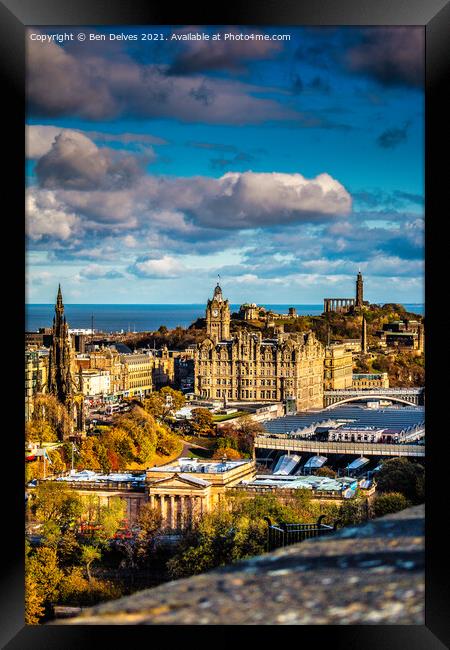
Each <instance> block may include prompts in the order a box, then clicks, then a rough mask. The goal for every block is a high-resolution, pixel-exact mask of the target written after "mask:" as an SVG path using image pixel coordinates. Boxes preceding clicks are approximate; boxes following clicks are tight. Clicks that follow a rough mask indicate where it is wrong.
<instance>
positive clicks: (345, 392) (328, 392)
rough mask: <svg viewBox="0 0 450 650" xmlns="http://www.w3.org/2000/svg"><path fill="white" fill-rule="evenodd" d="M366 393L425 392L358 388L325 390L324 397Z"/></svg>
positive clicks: (404, 389) (413, 393) (421, 389)
mask: <svg viewBox="0 0 450 650" xmlns="http://www.w3.org/2000/svg"><path fill="white" fill-rule="evenodd" d="M361 391H364V393H374V394H375V395H376V394H380V395H381V394H383V395H421V394H422V393H423V391H424V388H423V387H419V388H383V387H381V386H380V387H379V388H358V389H346V388H343V389H340V390H337V389H335V390H325V391H324V395H330V396H331V395H337V396H339V395H355V394H357V393H360V392H361Z"/></svg>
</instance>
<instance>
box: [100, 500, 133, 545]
mask: <svg viewBox="0 0 450 650" xmlns="http://www.w3.org/2000/svg"><path fill="white" fill-rule="evenodd" d="M125 512H126V504H125V501H124V499H121V498H120V497H112V498H110V499H109V503H108V505H107V506H100V514H99V518H98V523H99V528H98V530H96V531H95V534H94V539H95V540H96V541H97V542H98V543H101V544H106V543H107V542H109V540H111V539H112V538H113V537H114V535H115V534H116V533H117V531H118V530H119V528H121V526H122V523H123V520H124V517H125Z"/></svg>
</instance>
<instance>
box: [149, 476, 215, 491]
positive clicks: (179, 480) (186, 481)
mask: <svg viewBox="0 0 450 650" xmlns="http://www.w3.org/2000/svg"><path fill="white" fill-rule="evenodd" d="M210 485H211V484H210V482H209V481H205V480H204V479H197V478H196V477H194V476H193V477H187V476H186V474H183V476H180V474H172V475H171V476H167V477H164V478H160V479H157V480H156V481H152V482H151V483H150V484H149V487H150V489H151V488H152V487H153V486H158V487H160V486H161V487H163V486H164V487H166V488H187V487H188V488H190V489H193V490H199V491H202V490H204V489H205V488H207V487H209V486H210Z"/></svg>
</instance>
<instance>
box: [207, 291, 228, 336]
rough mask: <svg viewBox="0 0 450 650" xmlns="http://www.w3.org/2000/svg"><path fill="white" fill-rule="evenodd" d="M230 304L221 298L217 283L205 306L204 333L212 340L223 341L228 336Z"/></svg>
mask: <svg viewBox="0 0 450 650" xmlns="http://www.w3.org/2000/svg"><path fill="white" fill-rule="evenodd" d="M230 320H231V316H230V305H229V302H228V300H224V299H223V295H222V289H221V288H220V286H219V285H217V286H216V288H215V289H214V295H213V297H212V300H208V305H207V307H206V333H207V336H209V337H210V338H211V340H213V341H216V342H217V341H224V340H227V339H229V338H230Z"/></svg>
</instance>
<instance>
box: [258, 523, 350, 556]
mask: <svg viewBox="0 0 450 650" xmlns="http://www.w3.org/2000/svg"><path fill="white" fill-rule="evenodd" d="M325 516H326V515H321V516H320V517H319V519H318V520H317V522H316V523H314V524H278V525H275V524H272V522H271V520H270V519H269V517H264V519H265V521H266V522H267V526H268V529H267V542H266V550H267V551H268V552H270V551H273V550H274V549H276V548H281V547H283V546H289V545H290V544H297V543H299V542H303V541H305V540H306V539H312V538H313V537H321V536H323V535H329V534H330V533H334V532H335V530H336V528H337V522H335V523H334V525H333V526H328V525H327V524H323V523H322V520H323V519H325Z"/></svg>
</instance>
